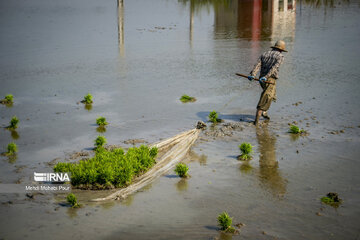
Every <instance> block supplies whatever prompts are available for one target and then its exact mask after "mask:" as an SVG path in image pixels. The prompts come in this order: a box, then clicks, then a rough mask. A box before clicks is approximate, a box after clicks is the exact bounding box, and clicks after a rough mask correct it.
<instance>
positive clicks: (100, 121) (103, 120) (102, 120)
mask: <svg viewBox="0 0 360 240" xmlns="http://www.w3.org/2000/svg"><path fill="white" fill-rule="evenodd" d="M96 124H97V125H99V126H100V127H105V126H106V125H108V122H106V118H104V117H99V118H97V119H96Z"/></svg>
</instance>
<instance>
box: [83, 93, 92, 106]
mask: <svg viewBox="0 0 360 240" xmlns="http://www.w3.org/2000/svg"><path fill="white" fill-rule="evenodd" d="M92 99H93V96H92V95H91V94H90V93H88V94H86V95H85V96H84V100H82V101H81V102H82V103H85V104H91V103H93V100H92Z"/></svg>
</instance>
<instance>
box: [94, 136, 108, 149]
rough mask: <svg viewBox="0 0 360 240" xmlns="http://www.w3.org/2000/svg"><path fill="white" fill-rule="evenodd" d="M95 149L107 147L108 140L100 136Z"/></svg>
mask: <svg viewBox="0 0 360 240" xmlns="http://www.w3.org/2000/svg"><path fill="white" fill-rule="evenodd" d="M94 142H95V144H94V145H95V147H96V148H100V147H103V146H104V145H105V143H106V142H107V140H106V138H105V137H104V136H98V137H97V138H96V139H95V141H94Z"/></svg>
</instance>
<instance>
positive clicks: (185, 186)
mask: <svg viewBox="0 0 360 240" xmlns="http://www.w3.org/2000/svg"><path fill="white" fill-rule="evenodd" d="M188 186H189V185H188V182H187V180H186V179H180V181H178V182H177V183H176V189H177V190H178V191H179V192H182V191H186V190H187V189H188Z"/></svg>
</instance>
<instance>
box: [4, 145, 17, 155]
mask: <svg viewBox="0 0 360 240" xmlns="http://www.w3.org/2000/svg"><path fill="white" fill-rule="evenodd" d="M17 151H18V150H17V146H16V144H15V143H13V142H12V143H9V144H8V145H7V152H6V154H7V155H13V154H15V153H16V152H17Z"/></svg>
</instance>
